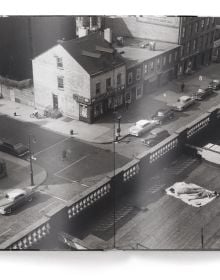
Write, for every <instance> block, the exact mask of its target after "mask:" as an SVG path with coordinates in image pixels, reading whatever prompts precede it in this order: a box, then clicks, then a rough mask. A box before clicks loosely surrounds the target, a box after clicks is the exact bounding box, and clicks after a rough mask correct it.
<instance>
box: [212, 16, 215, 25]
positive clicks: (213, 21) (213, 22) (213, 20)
mask: <svg viewBox="0 0 220 280" xmlns="http://www.w3.org/2000/svg"><path fill="white" fill-rule="evenodd" d="M214 24H215V18H214V17H213V18H212V25H214Z"/></svg>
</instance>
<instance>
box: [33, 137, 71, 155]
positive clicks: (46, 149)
mask: <svg viewBox="0 0 220 280" xmlns="http://www.w3.org/2000/svg"><path fill="white" fill-rule="evenodd" d="M68 139H70V137H66V138H64V139H63V140H61V141H59V142H57V143H55V144H53V145H51V146H50V147H47V148H45V149H43V150H41V151H39V152H37V153H35V154H34V156H37V155H39V154H41V153H43V152H45V151H48V150H49V149H51V148H53V147H55V146H56V145H58V144H60V143H63V142H65V141H66V140H68Z"/></svg>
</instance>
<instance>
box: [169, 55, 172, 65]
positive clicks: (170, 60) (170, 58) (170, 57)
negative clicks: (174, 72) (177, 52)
mask: <svg viewBox="0 0 220 280" xmlns="http://www.w3.org/2000/svg"><path fill="white" fill-rule="evenodd" d="M171 62H172V53H170V54H169V64H170V63H171Z"/></svg>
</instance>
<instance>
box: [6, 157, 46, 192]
mask: <svg viewBox="0 0 220 280" xmlns="http://www.w3.org/2000/svg"><path fill="white" fill-rule="evenodd" d="M0 158H1V159H4V160H5V161H6V167H7V176H6V177H4V178H2V179H1V181H0V183H1V184H0V192H1V191H4V190H6V189H11V188H24V187H27V186H30V164H29V162H28V161H26V160H22V159H19V158H16V157H14V156H11V155H9V154H6V153H3V152H0ZM33 174H34V184H35V186H39V185H41V184H42V183H43V182H44V181H45V179H46V177H47V172H46V171H45V170H44V169H43V168H42V167H40V166H38V165H36V164H34V163H33Z"/></svg>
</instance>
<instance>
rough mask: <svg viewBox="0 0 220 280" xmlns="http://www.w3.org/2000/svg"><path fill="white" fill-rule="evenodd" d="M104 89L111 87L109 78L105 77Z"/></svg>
mask: <svg viewBox="0 0 220 280" xmlns="http://www.w3.org/2000/svg"><path fill="white" fill-rule="evenodd" d="M105 84H106V90H108V89H109V88H110V87H111V78H108V79H106V83H105Z"/></svg>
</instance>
